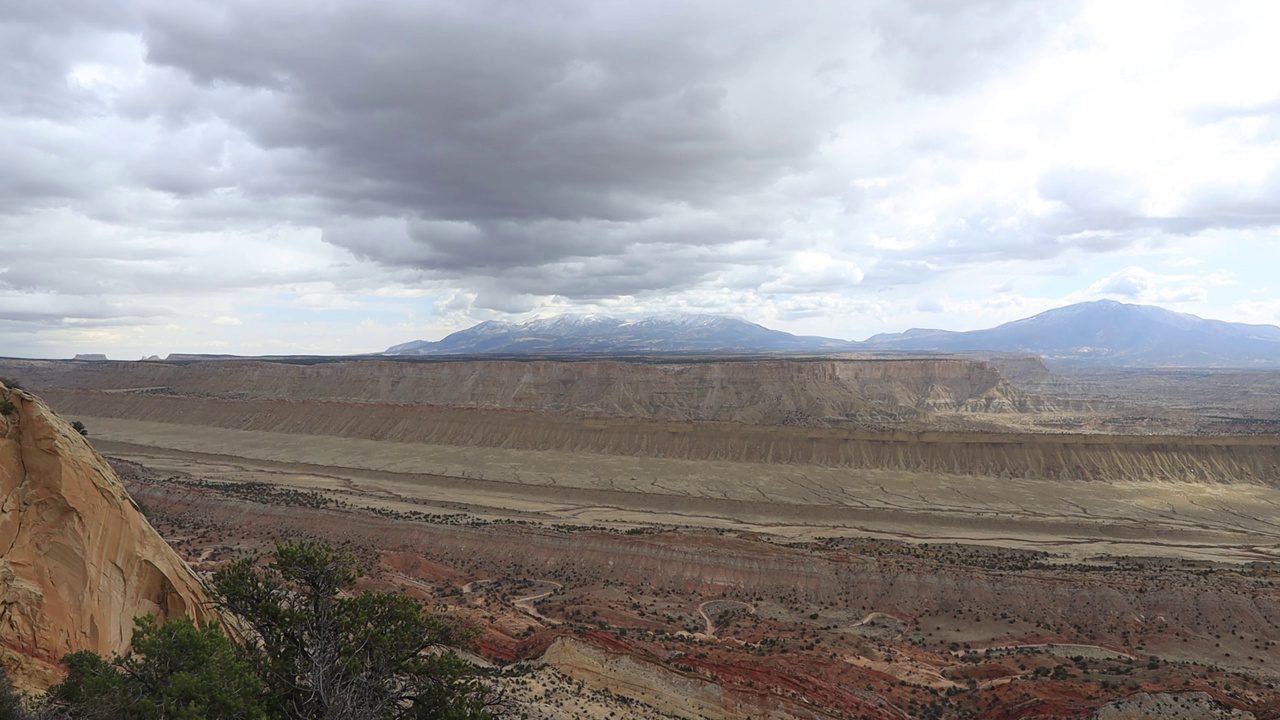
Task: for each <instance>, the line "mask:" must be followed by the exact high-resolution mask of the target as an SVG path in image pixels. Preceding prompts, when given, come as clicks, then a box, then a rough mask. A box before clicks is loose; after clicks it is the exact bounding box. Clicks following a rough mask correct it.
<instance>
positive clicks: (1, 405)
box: [0, 400, 18, 417]
mask: <svg viewBox="0 0 1280 720" xmlns="http://www.w3.org/2000/svg"><path fill="white" fill-rule="evenodd" d="M17 409H18V407H17V406H16V405H14V404H13V401H12V400H0V415H3V416H5V417H9V416H10V415H12V414H13V413H14V412H16V411H17Z"/></svg>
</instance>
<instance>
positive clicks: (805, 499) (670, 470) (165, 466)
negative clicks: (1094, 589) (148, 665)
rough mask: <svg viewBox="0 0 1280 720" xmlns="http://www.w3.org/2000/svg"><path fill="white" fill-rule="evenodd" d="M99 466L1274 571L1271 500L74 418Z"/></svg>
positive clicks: (347, 492)
mask: <svg viewBox="0 0 1280 720" xmlns="http://www.w3.org/2000/svg"><path fill="white" fill-rule="evenodd" d="M76 419H79V420H82V421H84V422H85V423H86V424H87V425H88V426H89V427H90V428H91V430H92V433H93V434H92V436H91V440H93V442H94V443H95V445H96V446H97V447H98V449H99V450H100V451H102V452H104V453H106V454H110V455H115V456H119V457H125V458H128V459H135V460H138V461H140V462H144V463H145V464H147V465H149V466H151V467H153V468H156V469H157V470H160V471H161V472H164V471H182V472H189V473H191V474H193V475H197V476H202V477H206V478H210V479H229V480H266V481H269V482H274V483H278V484H283V485H291V486H297V487H306V488H312V489H317V490H323V491H326V492H330V493H333V494H336V495H342V496H344V499H346V500H348V501H356V502H363V503H366V504H370V503H372V504H383V505H390V506H402V507H403V509H416V510H424V511H428V512H435V511H443V512H458V511H459V510H466V511H467V512H469V513H471V514H475V515H478V516H481V517H524V518H531V519H541V520H544V521H548V522H569V523H579V524H601V525H640V524H653V523H657V524H673V525H690V526H703V527H733V528H740V529H753V530H757V531H762V532H768V533H770V534H775V535H780V536H784V537H794V538H810V537H816V536H832V535H846V534H871V535H875V536H882V537H893V538H900V539H908V540H919V541H943V540H956V541H967V542H983V543H990V544H994V545H1001V546H1007V547H1026V548H1037V549H1044V550H1050V551H1052V552H1055V553H1061V554H1062V555H1063V556H1064V559H1070V560H1077V559H1081V558H1084V557H1088V556H1092V555H1097V554H1114V555H1122V554H1123V555H1153V556H1170V557H1184V558H1202V559H1217V560H1237V561H1239V560H1261V559H1280V490H1277V489H1275V488H1269V487H1266V486H1262V485H1250V484H1195V483H1176V484H1174V483H1169V484H1156V483H1100V482H1093V483H1089V482H1065V483H1064V482H1053V481H1042V480H1025V479H1001V478H983V477H970V476H958V475H942V474H920V473H905V472H896V471H874V470H853V469H847V468H825V467H815V466H790V465H779V464H754V463H734V462H713V461H687V460H673V459H661V458H643V457H632V456H611V455H598V454H590V453H568V452H554V451H527V450H505V449H494V448H469V447H456V446H438V445H420V444H407V443H391V442H385V441H372V440H359V439H350V438H335V437H317V436H309V435H293V434H286V433H269V432H250V431H241V430H229V429H220V428H208V427H198V426H189V425H174V424H165V423H152V422H143V421H136V420H122V419H114V418H96V417H77V418H76Z"/></svg>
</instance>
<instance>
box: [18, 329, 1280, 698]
mask: <svg viewBox="0 0 1280 720" xmlns="http://www.w3.org/2000/svg"><path fill="white" fill-rule="evenodd" d="M0 376H3V377H5V378H13V379H16V380H19V381H20V383H21V385H22V386H23V387H24V388H25V391H29V392H30V393H33V394H34V395H26V394H22V393H20V392H15V391H11V390H6V391H4V393H5V395H6V397H9V398H14V397H21V398H24V402H28V403H34V402H38V401H37V400H35V397H36V396H38V397H39V398H42V399H43V402H45V403H47V404H48V407H49V408H52V410H53V411H56V412H57V413H58V414H60V415H62V416H65V418H66V419H67V420H69V421H70V420H74V421H77V422H80V423H83V425H84V427H86V428H87V430H88V432H89V436H88V440H89V441H90V442H91V443H92V446H93V448H94V449H95V450H96V451H97V452H99V453H101V454H103V455H104V456H106V457H107V458H108V459H109V461H110V463H111V467H112V468H113V469H114V471H115V473H116V474H117V475H118V476H119V477H120V478H121V479H122V480H123V482H124V485H125V487H127V489H128V492H129V494H130V495H132V497H133V498H134V499H136V501H137V504H138V506H139V507H141V508H145V510H146V514H147V517H148V518H149V522H150V524H151V525H153V526H154V527H155V528H156V530H158V531H159V533H160V535H161V536H162V537H163V538H164V540H165V541H167V543H168V544H169V545H171V546H172V547H173V548H174V549H175V550H176V552H177V554H178V555H179V556H181V558H182V559H183V560H185V561H186V563H188V564H189V565H190V566H191V567H192V568H193V569H195V570H196V571H197V572H198V573H207V572H209V571H212V570H213V569H216V568H217V567H219V566H221V564H222V563H224V562H226V561H227V560H228V559H231V558H234V557H236V556H238V555H241V554H244V553H246V552H268V551H270V549H271V548H272V546H273V544H274V543H275V542H277V541H280V540H285V539H297V538H308V539H315V540H320V541H323V542H326V543H330V544H333V545H335V546H339V547H342V548H345V549H348V550H350V551H351V552H353V553H355V554H356V555H357V557H358V558H360V560H361V562H362V563H364V564H365V565H366V567H367V568H368V570H369V575H368V576H367V578H366V579H365V580H364V582H365V583H366V584H367V585H368V586H369V587H377V588H386V589H396V590H399V591H403V592H407V593H411V594H413V595H414V596H416V597H419V598H422V599H424V600H427V601H429V602H430V603H431V604H433V605H437V606H440V607H442V608H443V609H444V610H445V611H446V612H447V613H449V614H450V615H453V616H456V617H459V618H462V619H463V620H464V621H465V622H466V623H468V624H469V625H471V626H474V627H476V628H478V629H479V630H480V635H479V639H478V642H477V645H476V647H475V648H474V652H475V653H476V656H477V659H476V661H477V662H481V663H485V664H488V665H491V666H492V667H493V668H494V669H495V672H496V673H497V674H496V676H495V677H496V679H495V682H496V683H497V684H499V685H500V687H501V688H502V691H503V693H504V695H505V697H506V701H507V702H508V703H509V704H510V705H509V707H510V708H511V709H512V713H513V714H512V717H527V718H579V717H582V718H592V717H596V718H605V717H635V718H691V719H692V718H756V717H770V718H805V719H817V718H944V717H945V718H965V717H969V718H1010V719H1012V718H1076V717H1080V718H1087V717H1098V718H1138V717H1144V718H1145V717H1174V718H1227V717H1239V718H1244V717H1259V718H1267V717H1277V716H1280V691H1278V690H1277V689H1276V683H1277V682H1280V650H1277V643H1280V585H1278V584H1277V583H1278V582H1280V442H1278V441H1277V437H1276V435H1275V432H1276V429H1277V427H1280V425H1277V423H1280V373H1277V372H1275V371H1271V370H1267V369H1245V370H1232V369H1194V370H1187V369H1178V368H1166V369H1145V370H1139V369H1133V368H1117V367H1111V368H1099V367H1077V366H1071V365H1069V364H1065V365H1064V364H1057V365H1052V364H1046V362H1045V361H1044V360H1042V359H1041V358H1040V357H1037V356H1032V355H1021V354H1012V353H960V354H955V353H953V354H941V353H920V352H917V353H906V352H897V353H887V352H879V353H873V352H861V353H821V352H818V353H790V354H783V355H777V354H766V355H760V354H756V355H742V354H733V355H725V354H716V353H686V354H681V355H643V354H636V355H624V356H601V355H580V356H564V355H545V356H544V355H529V356H522V357H512V356H505V357H485V356H465V355H463V356H459V355H450V356H442V357H421V356H410V357H404V356H399V357H397V356H386V357H381V358H359V359H340V358H275V359H228V358H222V359H219V358H194V357H175V358H171V359H169V360H166V361H160V360H154V361H147V362H84V361H45V360H17V359H11V360H3V361H0ZM25 391H24V392H25ZM24 422H26V421H25V420H24ZM8 427H9V428H10V436H12V433H13V432H14V431H15V428H16V427H17V425H15V424H13V423H10V424H9V425H8ZM68 452H69V451H68ZM10 626H12V623H11V625H10ZM11 649H12V648H11ZM46 659H48V658H46ZM49 673H54V674H56V672H55V671H54V670H48V671H46V674H49ZM33 677H35V678H36V681H38V679H39V677H40V675H39V673H34V674H33Z"/></svg>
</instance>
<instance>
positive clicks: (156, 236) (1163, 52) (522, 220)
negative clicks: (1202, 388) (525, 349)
mask: <svg viewBox="0 0 1280 720" xmlns="http://www.w3.org/2000/svg"><path fill="white" fill-rule="evenodd" d="M1277 30H1280V3H1275V2H1271V1H1270V0H1263V1H1261V2H1231V1H1230V0H1227V1H1223V0H1218V1H1217V2H1178V1H1177V0H1159V1H1156V2H1142V1H1140V0H1104V1H1102V2H1089V1H1081V2H1073V1H1071V0H1055V1H1054V2H1043V1H1042V0H858V1H856V2H854V1H850V0H837V1H831V2H827V1H823V0H797V1H795V2H788V3H779V2H776V1H773V0H771V1H769V2H764V1H762V0H732V1H729V0H723V1H722V0H699V2H696V3H690V2H687V1H684V0H681V1H678V2H676V1H667V0H643V1H639V0H637V1H628V0H581V1H579V0H532V1H528V0H522V1H515V0H466V1H465V2H464V1H462V0H452V1H435V0H314V1H313V2H307V3H302V2H297V1H296V0H289V1H285V0H112V2H101V1H100V0H81V1H78V2H77V1H73V0H6V2H4V3H2V4H0V78H3V81H2V82H0V131H2V132H3V136H4V142H2V143H0V356H10V357H49V358H58V357H70V356H72V355H74V354H77V353H104V354H106V355H108V356H109V357H111V358H113V359H126V360H127V359H137V358H140V357H143V356H150V355H159V356H161V357H163V356H165V355H167V354H168V353H173V352H208V353H236V354H249V355H252V354H273V353H317V354H348V353H362V352H371V351H380V350H382V349H385V348H386V347H388V346H390V345H393V344H397V343H402V342H407V341H410V340H415V339H426V340H435V339H439V338H441V337H443V336H444V335H446V334H448V333H449V332H452V331H455V330H459V329H462V328H465V327H468V326H470V325H472V324H475V323H477V322H480V321H483V320H491V319H500V320H507V321H512V322H520V321H524V320H527V319H531V318H538V317H549V316H552V315H556V314H559V313H594V314H605V315H611V316H615V317H625V318H634V317H639V316H644V315H653V314H665V313H672V312H681V313H685V312H689V313H713V314H721V315H731V316H735V317H741V318H745V319H747V320H750V321H753V322H758V323H761V324H763V325H766V326H768V327H771V328H776V329H780V330H787V331H790V332H795V333H800V334H817V335H825V336H828V337H837V338H842V339H853V340H861V339H864V338H866V337H868V336H870V335H872V334H875V333H879V332H899V331H902V330H905V329H908V328H911V327H936V328H946V329H952V330H968V329H976V328H982V327H990V326H993V325H996V324H999V323H1001V322H1006V321H1009V320H1014V319H1017V318H1021V317H1025V316H1028V315H1032V314H1034V313H1037V312H1041V311H1043V310H1047V309H1050V308H1053V307H1058V306H1062V305H1066V304H1069V303H1074V302H1080V301H1085V300H1096V299H1102V298H1111V299H1115V300H1120V301H1123V302H1132V303H1142V304H1155V305H1161V306H1163V307H1167V308H1169V309H1173V310H1177V311H1181V312H1189V313H1192V314H1196V315H1200V316H1202V317H1209V318H1217V319H1223V320H1233V321H1241V322H1255V323H1268V324H1276V323H1280V275H1278V274H1277V271H1276V268H1280V73H1277V72H1275V68H1277V67H1280V43H1277V42H1275V36H1276V33H1277Z"/></svg>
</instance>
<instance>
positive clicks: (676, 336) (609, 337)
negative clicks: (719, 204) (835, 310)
mask: <svg viewBox="0 0 1280 720" xmlns="http://www.w3.org/2000/svg"><path fill="white" fill-rule="evenodd" d="M852 346H853V344H852V343H849V342H846V341H843V340H833V339H831V338H822V337H811V336H799V335H792V334H791V333H785V332H781V331H778V330H770V329H768V328H766V327H763V326H761V325H757V324H755V323H750V322H747V321H745V320H739V319H737V318H730V317H723V316H719V315H696V314H677V315H661V316H655V317H648V318H644V319H641V320H620V319H617V318H611V317H605V316H602V315H557V316H556V317H552V318H546V319H540V320H530V321H529V322H526V323H523V324H520V325H515V324H512V323H504V322H494V321H489V322H483V323H480V324H479V325H476V326H474V327H471V328H468V329H466V330H461V331H459V332H456V333H453V334H452V335H449V336H448V337H446V338H444V339H443V340H440V341H439V342H427V341H424V340H418V341H416V342H411V343H404V344H403V345H396V346H395V347H392V348H389V349H388V350H387V351H386V353H385V354H388V355H469V354H496V355H537V354H543V353H551V354H555V353H600V354H636V353H671V352H778V351H786V350H796V351H841V350H848V349H850V348H851V347H852Z"/></svg>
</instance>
